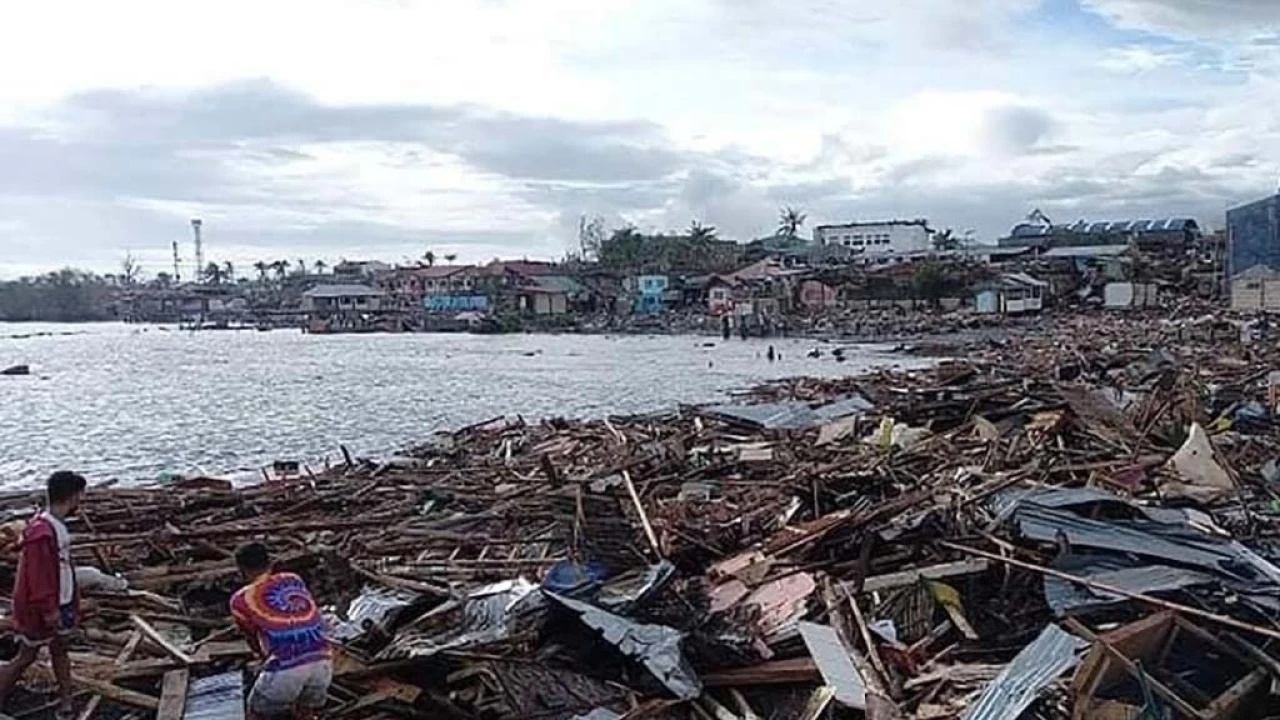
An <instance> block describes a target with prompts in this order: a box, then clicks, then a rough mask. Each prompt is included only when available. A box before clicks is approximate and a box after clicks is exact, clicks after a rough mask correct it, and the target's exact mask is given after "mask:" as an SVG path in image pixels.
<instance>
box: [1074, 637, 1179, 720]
mask: <svg viewBox="0 0 1280 720" xmlns="http://www.w3.org/2000/svg"><path fill="white" fill-rule="evenodd" d="M1067 627H1068V628H1070V629H1071V632H1073V633H1075V634H1076V635H1079V636H1080V637H1082V638H1084V639H1085V640H1088V641H1089V642H1091V643H1093V644H1094V646H1095V647H1100V648H1102V649H1103V651H1105V652H1106V653H1107V654H1108V655H1110V656H1111V659H1112V660H1114V661H1116V662H1117V663H1119V664H1120V666H1121V667H1123V668H1124V669H1125V671H1126V672H1127V673H1129V675H1130V676H1131V677H1132V678H1134V679H1135V680H1138V679H1139V678H1141V679H1142V680H1144V681H1145V682H1146V683H1147V685H1148V686H1149V687H1150V688H1151V692H1153V693H1155V694H1156V695H1158V696H1159V697H1160V698H1161V699H1162V700H1164V701H1165V702H1167V703H1169V704H1170V705H1172V706H1173V709H1174V710H1175V711H1177V712H1178V714H1180V715H1182V716H1183V717H1185V718H1188V720H1202V718H1201V715H1200V711H1199V710H1196V709H1195V708H1194V707H1192V706H1191V704H1190V703H1188V702H1187V701H1186V700H1183V699H1182V698H1181V697H1180V696H1179V695H1178V694H1177V693H1175V692H1174V691H1173V690H1170V689H1169V688H1168V687H1167V686H1166V685H1165V684H1164V683H1162V682H1160V681H1159V680H1157V679H1155V678H1154V677H1152V676H1151V674H1150V673H1146V672H1143V671H1142V669H1141V668H1139V667H1138V666H1137V663H1135V662H1134V661H1133V660H1131V659H1130V658H1129V657H1128V656H1126V655H1125V654H1124V653H1122V652H1120V651H1119V650H1117V649H1116V648H1115V647H1114V646H1112V645H1111V643H1109V642H1107V641H1106V640H1103V639H1102V638H1100V637H1098V636H1097V635H1095V634H1094V633H1093V631H1092V630H1090V629H1089V628H1087V627H1085V626H1084V624H1083V623H1081V622H1080V621H1079V620H1076V619H1075V618H1067ZM1078 701H1079V698H1077V702H1078Z"/></svg>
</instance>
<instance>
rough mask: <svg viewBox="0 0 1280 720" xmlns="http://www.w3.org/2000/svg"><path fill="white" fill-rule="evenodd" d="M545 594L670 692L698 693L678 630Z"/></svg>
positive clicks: (691, 695)
mask: <svg viewBox="0 0 1280 720" xmlns="http://www.w3.org/2000/svg"><path fill="white" fill-rule="evenodd" d="M547 597H549V598H551V599H552V600H555V601H556V602H558V603H560V604H561V605H563V606H565V607H566V608H568V609H569V610H571V611H573V612H575V613H577V614H578V615H579V617H581V619H582V622H584V623H586V624H587V626H588V627H591V628H594V629H596V630H599V631H600V634H601V635H602V636H604V639H605V640H607V641H608V642H609V644H610V645H613V646H614V647H616V648H618V650H619V651H620V652H621V653H622V654H623V655H626V656H627V657H629V658H631V659H633V660H636V661H638V662H639V663H641V664H642V665H644V666H645V668H646V669H648V671H649V672H650V673H652V674H653V676H654V677H655V678H657V679H658V681H659V682H661V683H662V684H663V685H664V686H666V688H667V689H668V690H670V691H671V694H672V695H675V696H676V697H678V698H680V699H681V700H692V699H693V698H696V697H698V696H699V695H701V694H702V681H701V680H699V679H698V676H697V674H695V673H694V671H693V668H692V667H691V666H690V665H689V661H688V660H686V659H685V656H684V652H683V651H682V650H681V649H680V641H681V640H683V639H684V635H683V634H682V633H680V631H678V630H674V629H672V628H669V627H667V626H665V625H649V624H645V623H638V622H635V621H634V620H628V619H627V618H624V617H622V616H620V615H614V614H613V613H611V612H606V611H604V610H601V609H600V608H598V607H596V606H594V605H590V604H588V603H584V602H581V601H579V600H573V599H571V598H567V597H561V596H560V595H556V594H554V593H547Z"/></svg>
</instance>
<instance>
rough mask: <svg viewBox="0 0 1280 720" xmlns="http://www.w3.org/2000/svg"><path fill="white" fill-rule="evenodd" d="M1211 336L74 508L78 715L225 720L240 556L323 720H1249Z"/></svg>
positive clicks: (1269, 348) (1239, 360) (442, 442)
mask: <svg viewBox="0 0 1280 720" xmlns="http://www.w3.org/2000/svg"><path fill="white" fill-rule="evenodd" d="M1216 326H1217V324H1216V323H1214V322H1206V321H1202V320H1195V321H1190V320H1188V321H1180V320H1172V319H1169V318H1161V317H1154V316H1148V317H1146V318H1139V317H1135V316H1126V317H1125V318H1123V319H1116V318H1114V317H1108V316H1101V315H1098V316H1088V315H1081V316H1074V317H1070V318H1063V319H1059V320H1055V321H1054V322H1053V323H1051V324H1047V325H1041V326H1037V327H1035V328H1033V329H1028V330H1027V331H1025V332H1020V333H1017V334H1014V335H1010V336H1006V337H1005V338H1004V339H1003V340H998V341H997V340H993V339H991V338H982V339H975V340H973V341H971V342H966V343H962V344H959V345H953V346H951V347H950V348H947V349H945V352H946V353H947V354H949V355H950V356H951V357H953V358H963V359H951V360H942V361H940V362H939V363H938V364H937V365H936V367H934V368H932V369H930V370H925V371H911V372H902V371H894V370H882V371H877V372H874V373H871V374H867V375H863V376H859V377H851V378H845V379H836V380H819V379H812V378H801V379H794V380H789V381H782V382H776V383H771V384H769V385H766V386H762V387H759V388H755V389H753V390H750V391H748V392H744V393H741V394H739V395H738V397H737V400H738V402H737V403H736V404H734V405H716V406H705V407H697V406H685V407H680V408H677V409H674V410H671V411H668V412H662V413H657V414H651V415H645V416H631V417H612V418H608V419H601V420H597V421H576V420H564V419H548V420H544V421H541V422H537V423H534V422H530V421H527V420H525V419H523V418H519V417H504V418H495V419H493V420H490V421H487V422H484V423H480V424H477V425H474V426H471V427H468V428H463V429H461V430H458V431H456V432H450V433H441V434H438V435H436V436H434V437H433V438H431V439H430V441H429V442H426V443H424V444H423V445H421V446H419V447H417V448H414V449H412V450H411V451H409V452H407V453H406V454H405V455H404V456H403V457H398V458H393V459H390V460H385V461H371V460H362V459H356V458H351V459H348V460H347V461H346V462H344V463H343V464H341V465H339V466H337V467H333V468H331V469H328V470H326V471H324V472H322V473H318V474H316V475H314V476H310V475H308V474H306V473H303V474H302V475H301V476H298V477H295V478H292V479H285V480H277V481H273V482H269V483H264V484H261V485H257V486H252V487H242V488H233V487H231V486H230V484H228V483H226V482H224V481H220V480H216V479H189V480H184V481H181V482H179V483H178V484H176V485H171V486H166V487H163V488H126V487H96V488H93V489H92V490H91V492H90V495H89V497H88V499H87V502H86V507H85V510H84V512H83V515H82V516H81V517H80V518H79V519H77V520H76V521H75V522H74V523H73V528H72V529H73V533H74V544H75V548H76V551H75V560H76V563H77V564H78V565H82V566H86V567H90V566H92V567H96V568H98V569H99V570H101V571H102V572H103V573H105V574H106V575H104V576H103V577H104V578H107V579H109V578H111V577H112V576H116V575H118V576H119V577H123V578H124V579H125V580H127V581H128V587H127V588H126V589H120V588H119V584H118V583H115V587H114V588H110V589H108V588H107V586H109V585H112V583H110V582H102V583H100V586H101V587H102V589H99V590H96V591H93V592H90V593H89V598H88V600H89V602H88V603H87V605H86V615H87V621H86V628H85V633H84V637H83V638H82V639H81V640H80V641H79V643H78V645H77V647H76V651H75V653H74V656H73V659H74V672H75V675H76V677H77V682H78V683H79V684H80V686H81V687H82V688H83V691H84V692H83V693H82V700H87V699H88V698H91V697H99V698H100V700H98V701H96V702H95V703H94V704H95V707H97V708H98V709H97V711H96V712H97V713H98V714H96V715H92V717H135V718H146V717H162V718H183V717H187V718H194V717H232V716H233V715H232V714H218V713H216V712H214V711H213V710H211V709H210V708H212V707H214V706H218V703H219V702H221V703H222V704H223V705H225V706H226V707H228V708H233V707H235V706H236V701H237V699H238V698H239V697H240V696H241V695H242V694H243V692H244V687H245V685H244V682H245V681H247V680H248V678H243V677H242V676H241V675H240V670H241V669H242V668H244V666H245V662H246V660H247V659H248V656H249V653H248V650H247V648H246V647H245V645H244V643H243V642H242V641H240V640H239V639H238V638H237V637H236V636H235V634H234V631H233V629H232V625H231V622H230V619H229V617H228V616H227V608H226V603H227V599H228V597H229V595H230V593H231V592H232V591H233V589H234V588H235V583H236V577H235V568H234V563H233V561H232V560H231V552H232V551H233V549H234V548H235V546H236V545H237V544H238V543H241V542H244V541H246V540H249V539H255V538H256V539H262V540H265V541H266V542H267V543H268V544H269V545H270V547H271V548H272V550H273V552H274V553H275V554H276V555H277V556H278V558H279V562H280V565H281V566H282V567H284V568H288V569H290V570H294V571H296V572H299V573H300V574H302V575H303V576H304V577H305V578H306V579H307V581H308V583H309V584H310V586H311V588H312V590H313V592H314V593H315V594H316V595H317V597H318V598H319V599H320V600H321V601H322V602H323V603H324V604H325V605H326V608H327V612H328V613H329V616H330V625H331V635H332V637H333V641H334V643H335V645H336V647H337V661H336V665H337V671H336V679H335V683H334V685H333V688H332V692H331V696H330V704H329V706H328V708H327V709H326V712H325V715H324V716H325V717H326V718H415V717H418V718H450V719H452V718H458V719H462V718H485V719H489V718H494V719H496V718H537V719H544V720H569V719H570V718H627V719H628V720H638V719H639V718H673V719H676V718H679V719H685V718H689V719H692V718H699V719H705V718H717V719H723V720H733V719H737V720H752V719H759V720H763V719H764V718H796V719H804V720H814V719H816V718H845V717H849V718H857V717H863V716H865V717H869V718H917V719H920V720H926V719H927V720H941V719H943V718H967V719H969V720H978V719H988V718H992V719H995V718H998V719H1001V720H1013V719H1014V718H1046V719H1049V718H1053V719H1057V718H1085V717H1089V718H1094V717H1105V718H1119V717H1126V718H1137V717H1171V718H1179V717H1181V718H1194V719H1197V720H1232V719H1242V718H1261V717H1266V716H1267V714H1268V708H1271V712H1272V713H1274V708H1276V707H1280V696H1277V695H1276V694H1275V691H1276V689H1278V688H1280V623H1278V621H1280V567H1277V565H1276V564H1275V563H1276V562H1277V560H1280V471H1277V470H1276V467H1277V460H1278V459H1280V428H1278V427H1277V424H1276V422H1275V421H1276V411H1277V407H1276V404H1277V400H1280V388H1277V387H1274V386H1273V383H1275V382H1276V378H1275V376H1273V375H1272V368H1274V367H1275V366H1276V362H1277V361H1280V347H1278V346H1277V344H1276V343H1275V342H1274V341H1271V342H1268V341H1267V339H1266V338H1265V337H1264V338H1261V339H1257V340H1254V339H1252V336H1250V337H1248V338H1245V339H1244V342H1242V338H1241V336H1240V334H1239V333H1238V332H1237V333H1233V332H1224V331H1222V330H1221V329H1215V328H1216ZM34 500H35V496H34V495H33V494H31V493H10V494H8V495H6V496H4V498H3V507H4V509H5V511H6V513H7V515H8V516H9V517H10V518H11V519H13V520H14V521H17V520H18V519H19V518H23V517H26V516H28V515H29V513H30V512H31V509H32V506H33V501H34ZM6 537H8V538H9V542H8V543H7V546H6V548H5V549H4V550H3V551H2V554H0V558H3V559H2V560H0V563H3V564H4V565H5V569H6V574H5V577H6V578H7V580H6V582H8V581H10V580H11V578H12V572H13V569H14V564H15V560H16V548H14V546H13V543H12V538H13V537H14V535H13V532H12V530H10V531H9V532H8V534H7V535H6ZM100 579H101V578H100ZM48 680H49V678H48V677H45V678H43V681H44V682H47V681H48ZM34 689H36V690H38V689H39V686H38V685H37V686H36V687H35V688H34ZM179 696H180V698H181V699H182V700H184V701H185V709H184V704H183V702H177V703H176V704H175V702H171V701H172V700H173V699H174V698H175V697H179ZM228 697H230V698H231V699H230V700H227V698H228ZM24 699H25V700H26V702H27V706H26V710H29V711H32V712H31V714H28V715H26V717H43V715H41V714H40V713H41V712H47V708H46V710H43V711H42V710H40V709H39V708H40V707H41V705H42V703H43V702H44V699H43V698H42V697H41V696H39V695H38V694H35V693H30V692H29V693H28V694H27V696H26V697H25V698H24ZM175 707H176V708H177V709H176V710H175V709H174V708H175ZM226 712H227V713H231V712H232V710H227V711H226ZM164 713H167V714H164Z"/></svg>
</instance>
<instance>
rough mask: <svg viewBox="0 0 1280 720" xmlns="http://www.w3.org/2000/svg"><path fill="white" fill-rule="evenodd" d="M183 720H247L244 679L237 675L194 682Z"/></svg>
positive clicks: (200, 679) (189, 688)
mask: <svg viewBox="0 0 1280 720" xmlns="http://www.w3.org/2000/svg"><path fill="white" fill-rule="evenodd" d="M182 720H244V676H243V675H242V674H241V673H240V672H239V671H236V672H229V673H223V674H222V675H210V676H209V677H202V678H196V679H195V680H192V681H191V684H190V685H188V686H187V704H186V707H185V708H184V709H183V711H182Z"/></svg>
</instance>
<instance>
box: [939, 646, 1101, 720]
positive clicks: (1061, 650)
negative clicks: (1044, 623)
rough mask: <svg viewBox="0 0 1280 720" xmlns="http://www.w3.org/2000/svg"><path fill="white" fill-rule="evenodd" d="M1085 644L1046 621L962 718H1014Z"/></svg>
mask: <svg viewBox="0 0 1280 720" xmlns="http://www.w3.org/2000/svg"><path fill="white" fill-rule="evenodd" d="M1088 644H1089V643H1087V642H1085V641H1084V640H1081V639H1080V638H1078V637H1076V636H1075V635H1071V634H1070V633H1067V632H1064V631H1063V630H1062V629H1061V628H1059V627H1058V626H1057V625H1049V626H1048V627H1046V628H1045V629H1044V631H1043V632H1041V633H1040V637H1038V638H1036V640H1035V642H1033V643H1031V644H1030V645H1028V646H1026V647H1025V648H1023V649H1022V652H1020V653H1018V655H1017V656H1016V657H1015V658H1013V661H1012V662H1010V663H1009V664H1008V665H1007V666H1006V667H1005V669H1004V670H1003V671H1002V672H1001V673H1000V675H999V676H998V677H996V679H995V680H994V681H992V683H991V684H990V685H988V686H987V689H986V690H985V691H983V693H982V697H980V698H978V701H977V702H976V703H974V704H973V706H971V707H970V708H969V711H968V712H967V713H965V715H964V720H1016V718H1017V717H1018V716H1019V715H1021V714H1022V713H1023V711H1024V710H1026V709H1027V708H1028V707H1030V706H1031V703H1033V702H1035V700H1036V698H1037V697H1039V696H1040V693H1041V692H1043V691H1044V689H1045V688H1046V687H1048V686H1049V683H1051V682H1053V681H1054V680H1055V679H1056V678H1057V677H1058V676H1059V675H1061V674H1063V673H1064V672H1066V671H1068V670H1070V669H1071V668H1073V667H1075V666H1076V663H1078V662H1080V658H1079V656H1078V654H1077V653H1079V651H1080V650H1081V649H1083V648H1084V647H1086V646H1087V645H1088Z"/></svg>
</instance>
